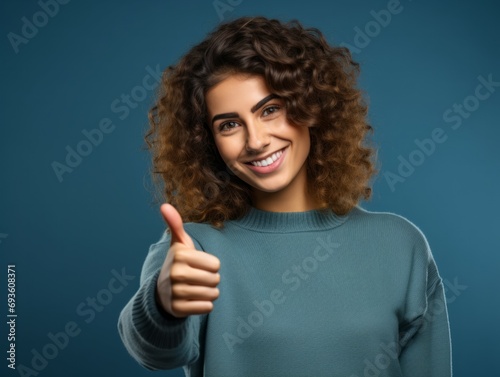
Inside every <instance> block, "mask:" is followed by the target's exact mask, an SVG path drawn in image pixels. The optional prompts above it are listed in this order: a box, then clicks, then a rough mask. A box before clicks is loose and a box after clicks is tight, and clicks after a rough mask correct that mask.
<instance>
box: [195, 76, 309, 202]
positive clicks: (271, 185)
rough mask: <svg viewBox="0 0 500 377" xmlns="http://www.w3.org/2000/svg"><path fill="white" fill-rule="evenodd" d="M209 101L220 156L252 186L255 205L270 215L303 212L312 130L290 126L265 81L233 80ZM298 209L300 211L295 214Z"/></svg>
mask: <svg viewBox="0 0 500 377" xmlns="http://www.w3.org/2000/svg"><path fill="white" fill-rule="evenodd" d="M205 99H206V103H207V108H208V115H209V119H208V124H209V127H211V130H212V133H213V136H214V140H215V144H216V146H217V148H218V150H219V153H220V155H221V157H222V159H223V160H224V162H225V163H226V164H227V166H228V167H229V168H230V169H231V170H232V171H233V172H234V173H235V174H236V175H237V176H238V177H239V178H241V179H242V180H243V181H245V182H246V183H248V184H249V185H250V186H251V187H253V190H252V192H253V196H254V197H253V201H254V203H253V205H254V206H255V207H257V208H261V209H264V210H271V211H281V210H280V208H281V209H283V208H286V209H287V211H293V210H297V211H299V210H304V208H302V207H303V204H304V203H306V202H308V200H307V198H306V197H307V190H306V186H307V175H306V164H305V162H306V159H307V156H308V154H309V149H310V138H309V129H308V128H307V127H302V126H295V125H292V124H290V123H288V121H287V119H286V110H285V107H284V102H283V101H282V100H281V99H279V98H277V97H274V98H273V96H272V93H271V92H270V91H269V89H268V88H267V86H266V83H265V81H264V79H263V78H262V77H261V76H243V75H231V76H229V77H227V78H226V79H224V80H223V81H221V82H220V83H218V84H217V85H215V86H213V87H212V88H210V89H209V91H208V92H207V93H206V97H205ZM276 152H278V154H277V155H275V153H276ZM280 153H281V155H280ZM273 154H274V155H273ZM276 158H277V160H276ZM262 160H266V161H262ZM273 160H276V161H274V162H273ZM250 161H259V163H258V165H261V166H253V165H251V164H250ZM261 161H262V162H261ZM266 165H268V166H266ZM297 206H300V207H301V208H296V209H293V208H294V207H297ZM283 212H286V211H283Z"/></svg>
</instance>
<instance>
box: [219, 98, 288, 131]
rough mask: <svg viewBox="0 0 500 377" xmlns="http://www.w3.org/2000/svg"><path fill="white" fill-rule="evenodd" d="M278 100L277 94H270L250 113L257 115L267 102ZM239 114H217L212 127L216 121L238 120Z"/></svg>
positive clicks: (254, 106) (253, 107)
mask: <svg viewBox="0 0 500 377" xmlns="http://www.w3.org/2000/svg"><path fill="white" fill-rule="evenodd" d="M274 98H278V95H276V94H270V95H268V96H267V97H264V98H263V99H261V100H260V101H259V102H257V103H256V104H255V105H253V106H252V108H251V109H250V111H251V112H252V113H255V112H256V111H257V110H259V109H260V108H261V107H262V106H264V104H265V103H266V102H269V101H270V100H272V99H274ZM238 117H239V114H238V113H224V114H217V115H215V116H214V117H213V118H212V126H213V124H214V122H215V121H216V120H219V119H227V118H238Z"/></svg>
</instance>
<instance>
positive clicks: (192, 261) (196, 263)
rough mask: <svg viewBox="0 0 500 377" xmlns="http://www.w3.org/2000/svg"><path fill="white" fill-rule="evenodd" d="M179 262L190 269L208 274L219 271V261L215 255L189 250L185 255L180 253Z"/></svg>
mask: <svg viewBox="0 0 500 377" xmlns="http://www.w3.org/2000/svg"><path fill="white" fill-rule="evenodd" d="M178 258H179V260H181V261H182V262H184V263H186V264H187V265H189V266H190V267H193V268H196V269H201V270H205V271H209V272H218V271H219V269H220V260H219V258H217V257H216V256H215V255H212V254H209V253H206V252H204V251H199V250H190V251H189V252H187V253H180V254H179V255H178Z"/></svg>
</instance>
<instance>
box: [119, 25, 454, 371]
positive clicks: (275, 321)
mask: <svg viewBox="0 0 500 377" xmlns="http://www.w3.org/2000/svg"><path fill="white" fill-rule="evenodd" d="M358 75H359V65H358V64H357V63H356V62H354V61H353V60H352V57H351V54H350V52H349V51H348V49H346V48H343V47H333V46H330V45H329V44H328V43H327V42H326V40H325V38H324V37H323V35H322V34H321V32H320V31H319V30H317V29H315V28H309V29H305V28H304V27H303V26H302V25H301V24H300V23H299V22H298V21H292V22H289V23H283V22H280V21H278V20H275V19H266V18H264V17H252V18H251V17H243V18H239V19H236V20H234V21H231V22H228V23H225V24H221V25H220V26H218V27H217V28H216V29H215V30H214V31H213V32H212V33H210V34H209V35H208V36H207V37H206V39H205V40H204V41H202V42H201V43H200V44H198V45H196V46H194V47H193V48H192V49H191V50H190V51H189V52H188V53H187V54H186V55H185V56H184V57H182V59H180V61H179V62H178V63H177V64H176V65H173V66H170V67H168V68H167V69H166V70H165V72H164V76H163V82H162V86H161V91H160V93H159V99H158V101H157V103H156V105H155V106H154V107H153V109H152V110H151V112H150V122H151V129H150V130H149V132H148V133H147V135H146V140H147V143H148V146H149V147H150V148H151V150H152V153H153V163H154V164H153V165H154V173H155V174H157V175H158V176H160V177H161V178H162V181H163V183H164V188H163V193H164V195H165V196H164V198H165V200H166V201H167V202H168V203H165V204H163V205H162V206H161V213H162V215H163V217H164V219H165V221H166V223H167V226H168V229H167V230H168V231H166V232H164V233H162V235H161V239H160V240H159V242H157V243H155V244H153V245H151V247H150V249H149V253H148V255H147V257H146V260H145V262H144V265H143V269H142V273H141V279H140V287H139V289H138V291H137V292H136V293H135V295H134V296H133V297H132V298H131V299H130V301H129V303H128V304H127V305H126V306H125V308H124V309H123V310H122V312H121V314H120V318H119V322H118V329H119V333H120V336H121V338H122V340H123V342H124V345H125V347H126V348H127V350H128V351H129V352H130V354H131V355H132V356H133V357H134V358H135V359H136V360H137V361H138V362H139V363H140V364H141V365H143V366H144V367H146V368H148V369H151V370H158V369H171V368H178V367H183V368H184V371H185V373H186V375H189V376H217V377H224V376H231V377H234V376H252V377H255V376H287V377H292V376H316V377H318V376H338V377H361V376H391V377H399V376H405V377H407V376H425V377H433V376H435V377H446V376H451V345H450V330H449V323H448V314H447V309H446V302H445V296H444V287H443V284H442V280H441V277H440V275H439V273H438V270H437V267H436V264H435V261H434V259H433V256H432V253H431V250H430V248H429V245H428V243H427V240H426V238H425V236H424V235H423V234H422V232H421V231H420V230H419V229H418V228H417V227H416V226H415V225H414V224H412V223H411V222H410V221H409V220H407V219H405V218H403V217H401V216H398V215H395V214H391V213H381V212H370V211H367V210H364V209H362V208H361V207H360V206H359V204H358V203H359V201H360V200H361V199H369V198H370V196H371V189H370V187H369V185H368V183H369V181H370V179H371V178H372V177H373V176H374V175H375V173H376V172H377V170H376V168H375V164H376V161H374V157H375V155H376V153H375V151H376V149H375V148H372V147H370V146H368V145H366V144H365V142H366V140H365V136H366V134H367V133H368V132H369V131H372V127H371V126H370V125H369V124H368V123H367V119H366V116H367V105H366V104H365V102H364V99H363V96H362V93H361V91H360V90H359V89H357V88H356V83H357V77H358Z"/></svg>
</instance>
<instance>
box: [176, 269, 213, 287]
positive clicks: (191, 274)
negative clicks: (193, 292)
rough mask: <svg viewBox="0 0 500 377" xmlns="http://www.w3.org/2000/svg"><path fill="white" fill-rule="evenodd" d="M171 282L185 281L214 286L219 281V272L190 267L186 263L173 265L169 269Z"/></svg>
mask: <svg viewBox="0 0 500 377" xmlns="http://www.w3.org/2000/svg"><path fill="white" fill-rule="evenodd" d="M170 280H171V281H172V282H173V283H185V284H193V285H203V286H208V287H215V286H217V284H219V282H220V274H219V273H213V272H208V271H205V270H200V269H197V268H192V267H190V266H188V265H183V266H174V267H172V269H171V271H170Z"/></svg>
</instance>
